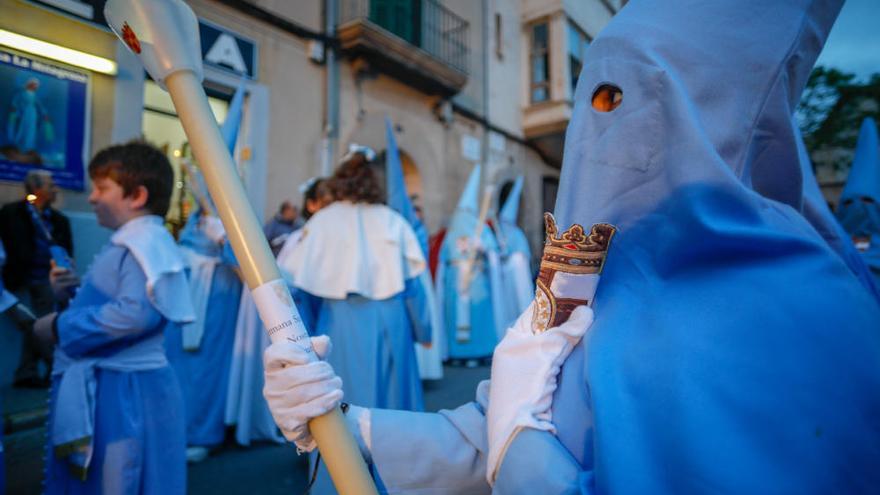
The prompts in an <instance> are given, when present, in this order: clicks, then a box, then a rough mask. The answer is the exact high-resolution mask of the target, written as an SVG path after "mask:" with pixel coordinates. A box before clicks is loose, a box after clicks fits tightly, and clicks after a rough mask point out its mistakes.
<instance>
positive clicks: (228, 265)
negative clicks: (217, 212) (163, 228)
mask: <svg viewBox="0 0 880 495" xmlns="http://www.w3.org/2000/svg"><path fill="white" fill-rule="evenodd" d="M224 242H225V232H224V231H223V226H222V224H221V223H220V221H219V219H218V218H217V217H215V216H212V215H210V214H208V213H206V212H205V210H203V209H202V208H199V209H197V210H196V211H195V212H194V213H193V214H192V215H190V217H189V219H188V220H187V223H186V226H185V227H184V229H183V231H182V232H181V234H180V240H179V245H180V248H181V252H182V254H183V256H184V259H186V261H187V266H188V268H189V281H190V288H191V294H192V296H193V302H194V304H195V305H196V321H194V322H193V323H189V324H186V325H183V326H182V327H180V328H175V329H173V330H172V331H171V332H169V334H168V335H167V336H166V339H165V348H166V350H167V353H168V360H169V361H170V362H171V366H172V367H173V368H174V369H175V371H176V372H177V377H178V379H179V380H180V383H181V388H182V389H183V397H184V404H185V406H186V418H187V444H188V445H189V446H197V447H212V446H216V445H218V444H220V443H222V442H223V438H224V435H225V431H226V423H225V412H226V393H227V387H228V383H229V368H230V363H231V360H232V346H233V340H234V338H235V322H236V319H237V317H238V306H239V300H240V297H241V291H242V284H241V281H240V279H239V278H238V275H237V274H236V272H235V270H234V266H235V264H234V260H229V259H228V257H224V256H223V254H224V249H223V243H224ZM193 452H194V453H195V451H193Z"/></svg>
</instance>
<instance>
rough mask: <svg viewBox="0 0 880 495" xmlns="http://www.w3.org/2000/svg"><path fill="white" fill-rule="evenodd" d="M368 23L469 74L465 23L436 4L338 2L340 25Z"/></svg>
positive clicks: (427, 0) (414, 0)
mask: <svg viewBox="0 0 880 495" xmlns="http://www.w3.org/2000/svg"><path fill="white" fill-rule="evenodd" d="M358 20H360V21H363V20H367V21H369V22H372V23H373V24H375V25H377V26H380V27H382V28H383V29H385V30H386V31H389V32H390V33H392V34H394V35H395V36H398V37H399V38H401V39H403V40H405V41H407V42H408V43H410V44H412V45H413V46H417V47H419V48H421V49H423V50H425V51H426V52H428V53H430V54H431V55H433V56H434V57H435V58H437V59H438V60H440V61H441V62H443V63H445V64H446V65H449V66H451V67H453V68H455V69H456V70H459V71H461V72H463V73H465V74H467V73H468V52H469V50H468V44H467V40H468V29H469V27H468V22H467V21H466V20H464V19H462V18H461V17H459V16H457V15H456V14H455V13H454V12H452V11H451V10H449V9H448V8H446V7H445V6H443V5H442V4H441V3H440V2H439V1H437V0H340V15H339V24H340V25H342V24H345V23H347V22H350V21H358Z"/></svg>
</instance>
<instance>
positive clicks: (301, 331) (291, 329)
mask: <svg viewBox="0 0 880 495" xmlns="http://www.w3.org/2000/svg"><path fill="white" fill-rule="evenodd" d="M251 295H253V297H254V303H255V304H256V305H257V312H258V313H259V314H260V319H261V320H263V325H265V326H266V331H267V332H269V338H270V339H271V340H272V342H279V341H281V340H287V341H288V342H293V343H296V344H299V345H300V346H302V348H303V349H304V350H305V351H307V352H312V341H311V340H309V334H308V333H307V332H306V327H305V326H304V325H303V322H302V319H301V318H300V317H299V312H297V310H296V306H294V304H293V298H292V297H290V290H289V289H288V288H287V284H286V283H284V281H283V280H282V279H280V278H279V279H275V280H272V281H271V282H266V283H265V284H263V285H261V286H259V287H257V288H256V289H254V290H253V291H251Z"/></svg>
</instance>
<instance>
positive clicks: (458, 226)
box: [441, 165, 498, 259]
mask: <svg viewBox="0 0 880 495" xmlns="http://www.w3.org/2000/svg"><path fill="white" fill-rule="evenodd" d="M479 216H480V166H479V165H475V166H474V169H473V170H472V171H471V175H470V177H469V178H468V181H467V184H465V186H464V191H462V193H461V197H460V198H459V200H458V206H456V207H455V211H454V212H452V219H450V220H449V227H448V228H447V230H446V236H445V237H444V239H443V246H444V247H443V248H442V249H441V252H442V253H443V252H445V253H446V254H442V253H441V256H445V257H446V258H447V259H453V258H459V257H463V256H465V254H466V253H465V251H464V250H463V248H464V245H463V244H461V240H462V239H470V238H471V237H473V235H474V232H476V229H477V221H478V220H479ZM491 231H492V229H490V228H488V227H486V228H484V229H483V233H482V235H481V236H480V242H482V243H483V247H484V248H486V249H490V250H497V249H498V246H497V244H496V242H495V237H494V236H493V235H492V232H491Z"/></svg>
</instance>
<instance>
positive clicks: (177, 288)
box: [110, 215, 195, 323]
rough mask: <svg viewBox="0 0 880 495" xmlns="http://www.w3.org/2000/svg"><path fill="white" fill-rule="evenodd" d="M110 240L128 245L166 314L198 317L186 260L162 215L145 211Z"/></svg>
mask: <svg viewBox="0 0 880 495" xmlns="http://www.w3.org/2000/svg"><path fill="white" fill-rule="evenodd" d="M110 242H112V243H113V244H115V245H117V246H123V247H125V248H127V249H128V250H129V251H130V252H131V254H132V255H133V256H134V259H135V260H136V261H137V262H138V265H140V267H141V270H143V271H144V275H145V276H146V277H147V297H148V298H149V299H150V302H151V303H152V304H153V306H154V307H155V308H156V310H158V311H159V312H160V313H162V316H164V317H165V318H167V319H168V320H170V321H173V322H175V323H188V322H191V321H193V320H194V319H195V311H194V310H193V305H192V302H191V301H190V298H189V287H188V285H187V282H186V272H185V271H184V270H185V268H186V264H185V263H184V261H183V257H182V256H181V255H180V250H179V248H178V247H177V244H175V243H174V238H173V237H171V234H169V233H168V231H167V230H165V227H164V225H163V220H162V218H160V217H158V216H156V215H144V216H141V217H137V218H134V219H132V220H129V221H128V222H126V223H125V225H123V226H122V227H119V229H117V230H116V232H114V233H113V235H112V236H111V237H110Z"/></svg>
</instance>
